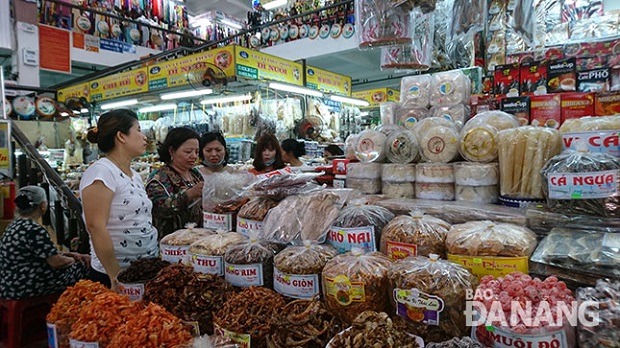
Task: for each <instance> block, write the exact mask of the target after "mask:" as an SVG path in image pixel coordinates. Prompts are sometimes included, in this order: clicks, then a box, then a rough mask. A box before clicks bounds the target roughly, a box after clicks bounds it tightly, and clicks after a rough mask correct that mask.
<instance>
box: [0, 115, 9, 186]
mask: <svg viewBox="0 0 620 348" xmlns="http://www.w3.org/2000/svg"><path fill="white" fill-rule="evenodd" d="M9 141H11V139H9V123H8V122H0V169H9V168H10V167H11V160H10V158H9V156H10V152H11V151H10V150H11V148H10V144H9ZM5 197H7V196H5Z"/></svg>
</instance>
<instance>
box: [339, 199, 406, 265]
mask: <svg viewBox="0 0 620 348" xmlns="http://www.w3.org/2000/svg"><path fill="white" fill-rule="evenodd" d="M364 203H365V202H364V201H361V200H360V201H356V202H353V204H352V205H349V206H348V207H346V208H344V209H343V210H342V211H341V212H340V214H338V217H337V218H336V220H335V221H334V222H333V224H332V225H331V227H330V229H329V233H328V234H327V243H329V244H331V245H332V246H334V248H336V250H338V252H339V253H345V252H347V251H351V250H352V248H354V247H358V248H361V249H362V250H364V251H366V252H371V251H378V250H379V247H378V246H379V242H380V241H381V231H382V230H383V227H384V226H385V225H386V224H387V223H388V222H390V220H392V219H393V218H394V214H392V212H391V211H389V210H387V209H386V208H383V207H380V206H377V205H372V204H369V205H366V204H364Z"/></svg>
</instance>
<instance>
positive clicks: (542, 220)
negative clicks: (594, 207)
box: [526, 204, 620, 235]
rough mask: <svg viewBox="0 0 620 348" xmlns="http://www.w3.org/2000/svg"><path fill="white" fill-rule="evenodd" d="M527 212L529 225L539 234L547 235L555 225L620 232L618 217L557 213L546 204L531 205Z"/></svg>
mask: <svg viewBox="0 0 620 348" xmlns="http://www.w3.org/2000/svg"><path fill="white" fill-rule="evenodd" d="M526 214H527V226H528V227H529V228H531V229H532V230H533V231H534V232H536V233H537V234H539V235H546V234H547V233H548V232H549V231H551V230H552V229H553V228H554V227H564V228H574V229H588V230H593V231H598V232H611V233H620V220H618V219H616V218H601V217H595V216H587V215H581V214H562V213H555V212H552V211H551V210H549V208H548V207H546V205H544V204H538V205H535V206H530V207H529V208H528V209H527V211H526Z"/></svg>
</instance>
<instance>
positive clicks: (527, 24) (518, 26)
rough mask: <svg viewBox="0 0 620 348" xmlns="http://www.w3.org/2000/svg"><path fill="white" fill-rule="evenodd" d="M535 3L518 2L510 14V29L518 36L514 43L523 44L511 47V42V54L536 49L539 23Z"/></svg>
mask: <svg viewBox="0 0 620 348" xmlns="http://www.w3.org/2000/svg"><path fill="white" fill-rule="evenodd" d="M534 3H535V1H534V0H523V1H517V2H516V3H515V5H514V9H512V10H511V11H510V12H509V20H508V27H509V28H510V29H511V30H510V33H511V34H513V35H515V36H516V38H515V40H514V41H517V42H519V43H520V42H523V43H522V44H512V45H511V43H510V40H509V42H508V51H509V52H515V51H523V50H525V49H527V48H532V47H534V45H535V34H536V21H537V19H536V18H537V16H536V8H535V6H534ZM509 8H510V6H509ZM511 46H512V47H513V49H511Z"/></svg>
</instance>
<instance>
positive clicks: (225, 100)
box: [200, 94, 252, 105]
mask: <svg viewBox="0 0 620 348" xmlns="http://www.w3.org/2000/svg"><path fill="white" fill-rule="evenodd" d="M251 99H252V96H251V95H249V94H246V95H234V96H230V97H221V98H210V99H204V100H202V101H201V102H200V104H203V105H207V104H222V103H232V102H238V101H247V100H251Z"/></svg>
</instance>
